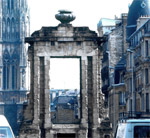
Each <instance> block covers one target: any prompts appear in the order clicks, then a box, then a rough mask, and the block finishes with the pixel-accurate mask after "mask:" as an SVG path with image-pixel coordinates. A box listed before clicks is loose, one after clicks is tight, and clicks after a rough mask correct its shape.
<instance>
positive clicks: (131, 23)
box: [127, 0, 150, 38]
mask: <svg viewBox="0 0 150 138" xmlns="http://www.w3.org/2000/svg"><path fill="white" fill-rule="evenodd" d="M141 16H150V0H134V1H133V2H132V4H131V6H130V7H129V12H128V18H127V38H129V37H130V36H131V35H132V34H133V33H134V32H135V31H136V24H137V22H136V21H137V19H138V18H139V17H141Z"/></svg>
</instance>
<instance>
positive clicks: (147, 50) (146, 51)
mask: <svg viewBox="0 0 150 138" xmlns="http://www.w3.org/2000/svg"><path fill="white" fill-rule="evenodd" d="M148 56H149V47H148V40H146V41H145V57H148Z"/></svg>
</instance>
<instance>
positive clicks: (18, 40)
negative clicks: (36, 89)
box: [0, 0, 29, 131]
mask: <svg viewBox="0 0 150 138" xmlns="http://www.w3.org/2000/svg"><path fill="white" fill-rule="evenodd" d="M28 12H29V11H28V4H27V0H22V1H20V0H1V1H0V113H1V114H4V115H5V116H6V117H7V119H8V120H9V122H10V124H11V126H12V128H13V130H14V131H16V130H17V129H18V128H17V127H18V126H17V121H19V120H20V119H19V118H20V114H21V112H22V111H21V110H22V105H23V102H25V101H26V92H27V88H26V66H27V56H26V54H27V51H26V46H25V44H24V38H25V36H28V35H29V13H28ZM12 116H13V117H14V119H12Z"/></svg>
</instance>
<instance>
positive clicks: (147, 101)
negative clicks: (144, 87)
mask: <svg viewBox="0 0 150 138" xmlns="http://www.w3.org/2000/svg"><path fill="white" fill-rule="evenodd" d="M149 104H150V103H149V93H146V112H149V111H150V110H149Z"/></svg>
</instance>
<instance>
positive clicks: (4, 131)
mask: <svg viewBox="0 0 150 138" xmlns="http://www.w3.org/2000/svg"><path fill="white" fill-rule="evenodd" d="M0 138H15V136H14V134H13V131H12V129H11V126H10V125H9V123H8V121H7V119H6V117H5V116H4V115H0Z"/></svg>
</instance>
